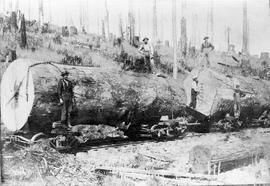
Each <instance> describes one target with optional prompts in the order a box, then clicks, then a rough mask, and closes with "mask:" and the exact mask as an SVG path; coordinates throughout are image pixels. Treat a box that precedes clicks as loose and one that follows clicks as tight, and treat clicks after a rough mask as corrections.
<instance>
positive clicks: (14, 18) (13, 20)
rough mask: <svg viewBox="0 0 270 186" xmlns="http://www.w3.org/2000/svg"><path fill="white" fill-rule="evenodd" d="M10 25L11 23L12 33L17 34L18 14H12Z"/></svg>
mask: <svg viewBox="0 0 270 186" xmlns="http://www.w3.org/2000/svg"><path fill="white" fill-rule="evenodd" d="M10 23H11V31H12V32H13V33H15V32H16V31H17V30H18V24H17V14H16V12H12V13H11V18H10Z"/></svg>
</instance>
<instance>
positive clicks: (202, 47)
mask: <svg viewBox="0 0 270 186" xmlns="http://www.w3.org/2000/svg"><path fill="white" fill-rule="evenodd" d="M203 49H204V46H203V44H202V45H201V52H203Z"/></svg>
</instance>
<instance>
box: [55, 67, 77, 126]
mask: <svg viewBox="0 0 270 186" xmlns="http://www.w3.org/2000/svg"><path fill="white" fill-rule="evenodd" d="M68 74H69V73H68V72H67V71H64V72H62V74H61V76H62V77H63V78H61V79H60V80H59V82H58V96H59V99H60V104H61V105H62V110H61V124H64V125H66V126H67V127H69V128H70V127H72V126H71V122H70V120H71V111H72V107H73V103H74V101H73V99H74V93H73V85H72V82H71V81H70V80H69V79H68Z"/></svg>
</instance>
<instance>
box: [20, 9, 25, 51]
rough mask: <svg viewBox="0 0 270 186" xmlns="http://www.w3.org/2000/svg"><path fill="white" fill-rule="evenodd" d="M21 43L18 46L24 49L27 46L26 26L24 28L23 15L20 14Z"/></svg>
mask: <svg viewBox="0 0 270 186" xmlns="http://www.w3.org/2000/svg"><path fill="white" fill-rule="evenodd" d="M20 31H21V43H20V46H21V48H26V46H27V36H26V26H25V18H24V14H22V18H21V30H20Z"/></svg>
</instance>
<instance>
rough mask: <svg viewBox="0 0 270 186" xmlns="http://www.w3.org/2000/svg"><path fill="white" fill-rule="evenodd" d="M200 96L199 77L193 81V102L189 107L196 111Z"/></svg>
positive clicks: (195, 77)
mask: <svg viewBox="0 0 270 186" xmlns="http://www.w3.org/2000/svg"><path fill="white" fill-rule="evenodd" d="M198 94H199V90H198V78H197V76H194V77H193V80H192V87H191V102H190V104H189V107H191V108H193V109H196V104H197V95H198Z"/></svg>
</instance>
